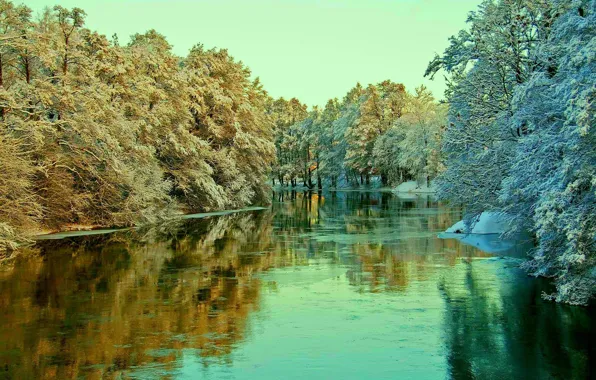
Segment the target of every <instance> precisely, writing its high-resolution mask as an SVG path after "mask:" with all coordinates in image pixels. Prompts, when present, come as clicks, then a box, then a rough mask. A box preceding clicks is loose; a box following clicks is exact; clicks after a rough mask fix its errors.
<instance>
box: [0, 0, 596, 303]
mask: <svg viewBox="0 0 596 380" xmlns="http://www.w3.org/2000/svg"><path fill="white" fill-rule="evenodd" d="M85 16H86V14H85V12H84V11H83V10H82V9H79V8H74V9H65V8H62V7H60V6H56V7H54V8H51V9H46V11H45V12H44V13H43V14H41V15H39V16H38V17H36V18H35V19H34V17H33V15H32V11H31V10H30V9H29V8H28V7H26V6H24V5H15V4H14V3H12V2H10V1H8V0H0V125H1V126H0V173H1V176H0V250H4V251H5V252H11V251H13V250H15V249H17V248H18V247H19V246H21V245H23V244H26V243H28V242H30V241H31V237H32V235H34V234H36V233H39V232H40V231H47V230H58V229H64V228H68V227H72V226H131V225H140V224H147V223H156V222H158V221H160V220H164V219H167V218H170V217H172V215H176V214H181V213H189V212H197V211H211V210H222V209H234V208H241V207H244V206H247V205H254V204H267V203H268V202H270V199H271V193H270V188H271V185H273V186H281V187H290V188H296V187H301V188H306V189H311V190H313V189H315V190H323V189H327V190H329V189H331V190H334V189H340V188H347V187H349V188H355V187H365V188H369V187H386V188H392V187H395V186H397V185H399V184H401V183H403V182H405V181H416V182H417V183H418V185H419V186H426V187H428V188H431V183H432V188H436V191H437V197H438V198H439V199H440V200H441V201H445V202H452V203H454V204H458V205H463V206H464V207H465V210H466V213H465V215H466V217H465V220H466V221H467V223H468V226H469V227H470V226H471V225H472V224H473V221H474V220H475V218H476V217H477V216H478V215H480V214H481V213H482V212H487V211H490V212H498V213H502V214H503V215H506V216H507V218H509V219H510V223H509V225H510V227H511V231H509V233H515V232H516V231H520V230H525V231H529V232H530V233H531V235H532V236H533V238H534V240H535V245H536V247H535V249H534V250H533V251H532V253H531V258H530V260H528V261H527V262H526V263H525V264H524V267H525V268H526V269H527V271H528V272H529V273H530V274H532V275H536V276H546V277H551V278H553V279H554V283H555V285H556V291H555V292H553V293H552V294H545V295H544V296H545V297H546V298H549V299H553V300H556V301H562V302H567V303H570V304H586V303H588V301H589V300H590V299H591V298H592V297H593V296H594V295H595V293H596V266H595V264H596V253H595V251H596V249H595V248H596V151H595V150H594V146H596V135H595V132H594V124H595V118H594V99H595V96H596V38H595V37H596V1H594V0H573V1H568V0H486V1H484V2H483V3H482V4H481V5H480V6H479V7H478V9H477V10H475V11H473V12H471V13H470V14H469V17H468V20H467V24H468V27H467V28H466V29H464V30H461V31H460V32H459V33H458V34H457V35H455V36H452V37H451V38H450V39H449V46H448V47H447V49H446V50H445V51H444V52H443V53H442V54H438V55H436V56H435V57H434V58H433V59H432V60H431V61H430V63H429V64H428V67H427V68H426V73H425V76H427V77H430V78H432V77H433V76H435V75H445V77H446V79H447V82H448V89H447V91H446V93H445V100H442V101H438V100H436V99H435V98H434V97H433V96H432V93H431V92H430V91H429V90H428V89H426V88H425V87H424V86H420V87H418V88H415V89H413V90H409V91H408V90H406V88H405V86H404V85H403V84H400V83H395V82H393V81H391V80H385V81H382V82H379V83H374V84H368V85H364V86H363V85H361V84H356V86H355V87H353V88H352V89H351V90H350V91H349V92H348V93H347V94H345V96H344V97H343V98H342V99H337V98H334V99H330V100H329V101H328V102H327V103H326V105H325V106H324V107H317V106H314V107H308V106H307V105H306V104H303V103H302V102H301V101H300V100H298V99H296V98H292V99H290V100H286V99H284V98H278V99H274V98H273V97H271V96H270V95H269V94H268V93H267V91H265V89H264V88H263V86H262V85H261V83H260V82H259V79H258V78H256V79H254V78H253V76H252V74H251V71H250V70H249V69H248V67H246V66H245V65H244V64H243V63H242V62H241V61H237V60H235V59H234V58H232V57H231V56H230V55H229V53H228V51H227V50H225V49H215V48H214V49H206V48H204V47H203V45H201V44H197V45H196V46H195V47H193V48H192V49H191V50H190V52H189V53H188V55H187V56H185V57H179V56H176V55H175V54H174V53H173V52H172V47H171V45H170V44H169V43H168V42H167V40H166V38H165V37H164V36H163V35H161V34H159V33H158V32H157V31H155V30H150V31H148V32H145V33H142V34H135V35H133V36H132V37H131V39H130V42H129V43H128V44H126V45H121V44H120V43H119V40H118V36H116V35H114V36H112V37H111V38H107V37H106V36H103V35H101V34H98V33H97V32H94V31H92V30H89V29H87V28H85ZM429 58H432V57H429ZM421 72H424V68H421Z"/></svg>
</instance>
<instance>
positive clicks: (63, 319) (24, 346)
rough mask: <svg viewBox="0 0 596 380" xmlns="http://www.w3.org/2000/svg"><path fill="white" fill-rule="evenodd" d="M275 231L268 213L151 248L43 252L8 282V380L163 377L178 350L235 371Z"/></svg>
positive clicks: (115, 238) (111, 240) (65, 244)
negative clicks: (141, 370)
mask: <svg viewBox="0 0 596 380" xmlns="http://www.w3.org/2000/svg"><path fill="white" fill-rule="evenodd" d="M270 226H271V221H270V215H269V214H267V213H260V214H237V215H231V216H226V217H220V218H214V219H210V220H203V221H189V222H186V223H184V224H183V225H182V226H180V228H181V230H183V231H184V232H183V233H176V234H174V235H171V234H169V233H162V234H153V236H152V239H153V240H151V241H146V242H143V243H139V242H138V240H137V239H138V236H131V234H132V235H135V233H129V234H118V235H105V236H101V237H97V236H96V237H89V238H86V239H82V241H81V239H79V240H77V243H76V244H75V243H74V240H63V241H55V242H47V244H46V243H44V244H43V246H42V248H41V251H42V257H40V258H38V259H31V260H25V261H23V262H22V263H17V264H15V267H14V269H13V270H12V271H11V272H10V273H3V274H2V277H0V304H1V305H2V307H3V308H2V311H1V313H2V320H3V322H4V323H3V326H2V327H1V329H2V331H1V334H2V336H3V342H2V343H1V344H0V347H1V350H0V351H1V352H2V354H1V356H0V365H1V367H0V368H4V370H5V373H2V372H0V374H3V375H6V376H7V377H9V378H15V379H26V378H72V377H77V376H80V375H83V374H84V375H86V376H91V377H98V376H102V375H105V376H108V377H109V376H112V375H113V376H116V375H117V374H118V373H119V372H120V371H122V370H125V369H128V368H130V367H131V366H137V365H142V364H147V363H154V364H162V365H167V363H172V362H173V361H174V360H175V359H176V358H177V356H178V355H180V354H181V351H180V349H182V348H194V349H197V351H196V352H197V353H198V354H199V355H203V356H210V357H221V358H222V360H228V359H227V356H226V355H227V354H228V353H229V352H230V351H231V349H232V344H233V343H235V342H237V341H239V340H242V339H243V335H244V334H245V331H246V320H247V315H248V314H249V312H250V311H251V310H253V309H255V308H256V307H258V299H259V289H260V283H259V280H258V279H255V278H252V276H251V274H252V273H254V272H258V271H260V270H263V269H266V268H269V267H271V266H273V265H274V261H275V260H274V258H273V255H271V254H270V253H267V252H264V250H265V248H266V247H268V245H269V244H270V241H269V237H270V232H271V231H270ZM168 234H169V235H168ZM46 252H47V254H45V253H46ZM17 279H18V280H17Z"/></svg>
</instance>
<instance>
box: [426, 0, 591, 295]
mask: <svg viewBox="0 0 596 380" xmlns="http://www.w3.org/2000/svg"><path fill="white" fill-rule="evenodd" d="M468 23H469V28H468V29H466V30H462V31H460V32H459V34H458V35H456V36H454V37H451V39H450V41H451V44H450V46H449V47H448V48H447V49H446V50H445V52H444V53H443V54H442V55H440V56H436V57H435V59H434V60H433V61H432V62H431V63H430V65H429V66H428V69H427V75H431V76H432V75H434V74H436V73H437V72H438V71H439V70H444V71H445V72H447V74H448V76H449V88H448V91H447V98H448V103H449V107H450V108H449V124H448V126H447V130H446V132H445V134H444V136H443V149H442V152H443V155H444V159H445V165H446V168H447V169H446V171H444V172H443V173H442V174H440V176H439V178H438V190H439V195H440V197H442V198H444V199H449V200H452V201H457V202H461V203H463V204H465V205H466V209H467V216H468V218H467V219H468V220H472V218H473V217H474V216H476V215H478V214H479V213H481V212H482V211H503V212H505V213H507V215H509V216H510V217H511V219H512V220H511V223H510V226H511V229H512V230H516V229H526V230H530V231H532V232H533V234H534V235H535V237H536V240H537V248H536V249H535V250H534V251H533V252H532V260H530V261H529V262H528V263H526V264H525V265H526V267H527V269H528V270H529V272H530V273H532V274H534V275H543V276H549V277H552V278H554V279H555V284H556V288H557V291H556V292H555V293H554V294H552V295H546V296H547V297H549V298H554V299H556V300H558V301H564V302H568V303H571V304H585V303H587V302H588V300H589V299H590V298H592V297H593V296H594V294H595V293H596V266H595V264H596V149H595V147H596V132H595V126H596V123H595V121H596V120H595V117H594V107H595V99H596V2H595V1H594V0H572V1H570V0H498V1H484V2H483V3H482V4H481V5H480V7H479V8H478V10H477V11H475V12H472V13H471V14H470V16H469V18H468Z"/></svg>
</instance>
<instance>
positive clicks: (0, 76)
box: [0, 54, 4, 120]
mask: <svg viewBox="0 0 596 380" xmlns="http://www.w3.org/2000/svg"><path fill="white" fill-rule="evenodd" d="M0 87H4V67H3V63H2V54H0ZM0 120H4V107H0Z"/></svg>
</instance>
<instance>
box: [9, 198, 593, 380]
mask: <svg viewBox="0 0 596 380" xmlns="http://www.w3.org/2000/svg"><path fill="white" fill-rule="evenodd" d="M461 216H462V211H461V209H459V208H452V207H448V206H445V205H441V204H439V203H437V202H435V201H434V200H433V199H432V198H430V197H428V196H408V197H399V196H397V195H394V194H391V193H381V192H332V193H323V194H317V193H276V194H274V201H273V205H272V206H271V208H270V209H266V210H250V211H247V212H242V213H235V214H230V215H213V216H209V217H207V218H201V219H192V218H191V219H186V220H180V221H175V222H171V223H169V224H166V225H162V226H159V227H155V228H145V229H138V230H127V231H117V232H113V233H109V234H101V235H98V234H95V235H89V236H71V237H66V238H64V239H56V240H44V241H40V242H39V243H38V244H37V245H36V246H35V247H33V248H32V249H31V252H29V253H28V254H27V255H22V256H21V257H19V258H18V259H17V260H15V261H14V262H13V263H12V264H11V265H9V266H6V267H5V268H2V269H1V271H0V305H1V308H0V378H6V379H45V378H48V379H49V378H58V379H63V378H64V379H65V378H69V379H70V378H86V379H98V378H125V379H126V378H132V379H153V378H155V379H158V378H172V379H304V378H308V379H309V380H314V379H398V378H403V379H409V378H410V379H445V378H453V379H472V378H478V379H493V378H494V379H512V378H519V379H549V378H555V379H581V378H589V376H590V375H592V376H593V375H594V374H596V368H595V367H596V364H595V363H596V352H595V346H596V345H595V344H594V342H596V324H595V323H594V322H593V321H594V320H595V317H596V314H595V312H594V308H581V307H570V306H566V305H558V304H554V303H551V302H546V301H543V300H542V299H541V294H542V292H551V291H552V288H551V285H550V284H549V282H548V281H546V280H541V279H535V278H531V277H528V276H526V275H525V274H524V273H523V272H522V271H521V270H520V269H518V265H519V263H520V261H521V260H522V259H523V257H524V256H525V254H526V253H527V250H528V246H527V242H516V243H515V244H511V245H509V246H508V249H507V250H500V251H499V252H497V253H494V252H493V253H490V252H485V251H482V250H480V249H478V248H477V247H474V246H470V245H464V244H463V243H461V242H459V241H457V240H453V239H440V238H438V237H437V235H438V233H439V232H441V231H443V230H445V229H446V228H447V227H449V226H450V225H452V224H453V223H455V222H456V221H458V220H459V219H461ZM483 248H484V246H483Z"/></svg>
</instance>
